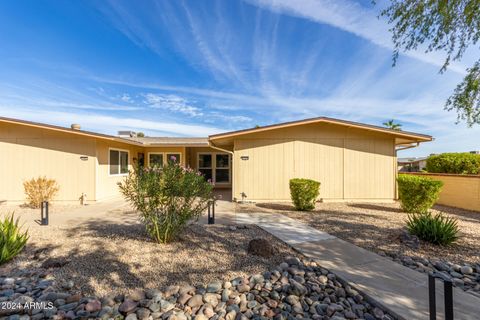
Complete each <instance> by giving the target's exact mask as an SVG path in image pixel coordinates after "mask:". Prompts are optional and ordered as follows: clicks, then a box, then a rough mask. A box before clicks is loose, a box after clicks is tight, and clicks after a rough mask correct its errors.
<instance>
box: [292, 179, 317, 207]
mask: <svg viewBox="0 0 480 320" xmlns="http://www.w3.org/2000/svg"><path fill="white" fill-rule="evenodd" d="M319 193H320V182H318V181H315V180H310V179H299V178H295V179H290V196H291V197H292V201H293V205H294V206H295V209H297V210H299V211H310V210H312V209H313V208H315V201H316V200H317V198H318V195H319Z"/></svg>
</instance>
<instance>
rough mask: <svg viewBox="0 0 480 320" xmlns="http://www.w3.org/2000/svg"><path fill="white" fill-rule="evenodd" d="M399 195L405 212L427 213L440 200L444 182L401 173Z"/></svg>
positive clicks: (398, 180) (398, 179)
mask: <svg viewBox="0 0 480 320" xmlns="http://www.w3.org/2000/svg"><path fill="white" fill-rule="evenodd" d="M397 182H398V196H399V198H400V203H401V206H402V209H403V210H404V211H405V212H413V213H425V212H427V211H428V209H430V208H431V207H432V206H433V205H434V204H435V201H437V200H438V196H439V194H440V190H441V188H442V186H443V182H441V181H437V180H433V179H430V178H427V177H421V176H416V175H409V174H400V175H399V176H398V178H397Z"/></svg>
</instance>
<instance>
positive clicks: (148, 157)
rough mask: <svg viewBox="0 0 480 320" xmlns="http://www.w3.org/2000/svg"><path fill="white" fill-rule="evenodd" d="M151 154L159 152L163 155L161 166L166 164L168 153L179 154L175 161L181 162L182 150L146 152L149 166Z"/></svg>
mask: <svg viewBox="0 0 480 320" xmlns="http://www.w3.org/2000/svg"><path fill="white" fill-rule="evenodd" d="M151 154H161V155H162V156H163V159H162V167H163V166H165V165H167V164H168V159H167V155H168V154H170V155H179V157H180V158H179V159H178V160H177V163H178V164H180V165H181V164H182V157H183V155H182V152H179V151H151V152H147V160H148V163H147V164H148V166H149V167H150V155H151Z"/></svg>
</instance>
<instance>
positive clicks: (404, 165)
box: [397, 157, 428, 172]
mask: <svg viewBox="0 0 480 320" xmlns="http://www.w3.org/2000/svg"><path fill="white" fill-rule="evenodd" d="M427 159H428V157H416V158H415V157H412V158H398V161H397V162H398V171H399V172H420V171H422V170H424V169H425V168H426V167H427Z"/></svg>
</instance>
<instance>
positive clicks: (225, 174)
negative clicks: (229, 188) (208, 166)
mask: <svg viewBox="0 0 480 320" xmlns="http://www.w3.org/2000/svg"><path fill="white" fill-rule="evenodd" d="M215 182H216V183H228V182H230V170H229V169H218V168H217V169H216V170H215Z"/></svg>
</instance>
